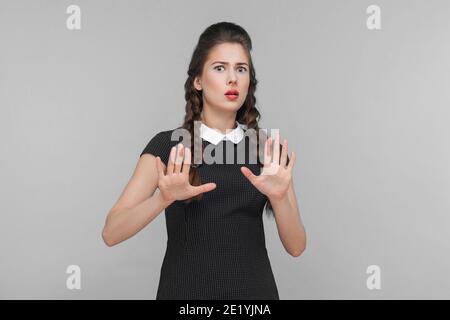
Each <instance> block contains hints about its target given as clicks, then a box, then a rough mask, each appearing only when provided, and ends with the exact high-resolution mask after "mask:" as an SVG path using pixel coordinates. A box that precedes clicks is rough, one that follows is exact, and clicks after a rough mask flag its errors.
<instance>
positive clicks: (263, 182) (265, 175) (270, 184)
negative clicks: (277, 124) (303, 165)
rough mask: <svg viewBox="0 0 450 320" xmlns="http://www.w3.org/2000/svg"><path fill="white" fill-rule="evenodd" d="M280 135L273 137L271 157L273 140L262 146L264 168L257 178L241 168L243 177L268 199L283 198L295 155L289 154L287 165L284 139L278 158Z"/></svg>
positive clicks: (285, 141)
mask: <svg viewBox="0 0 450 320" xmlns="http://www.w3.org/2000/svg"><path fill="white" fill-rule="evenodd" d="M279 141H280V135H279V133H277V135H276V136H275V146H274V148H273V149H274V150H273V156H272V152H271V150H272V144H273V139H272V138H269V139H267V140H266V143H265V144H264V162H263V163H264V167H263V169H262V172H261V174H260V175H259V176H256V175H254V174H253V172H252V171H251V170H250V169H249V168H247V167H241V171H242V173H243V174H244V176H245V177H246V178H247V179H248V180H249V181H250V182H251V183H252V184H253V185H254V186H255V187H256V188H257V189H258V190H259V191H260V192H261V193H263V194H265V195H266V196H267V197H268V198H269V200H270V199H281V198H283V197H284V196H285V195H286V193H287V190H288V188H289V184H290V183H291V179H292V169H293V167H294V162H295V153H294V152H292V153H291V158H290V159H289V164H287V165H286V163H287V153H288V142H287V140H286V139H284V141H283V144H282V151H281V158H280V142H279Z"/></svg>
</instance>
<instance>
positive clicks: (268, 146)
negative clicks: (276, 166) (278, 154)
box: [264, 138, 272, 167]
mask: <svg viewBox="0 0 450 320" xmlns="http://www.w3.org/2000/svg"><path fill="white" fill-rule="evenodd" d="M271 141H272V138H269V139H267V140H266V143H265V145H264V166H265V167H266V166H268V165H269V164H270V162H271V161H272V152H271V151H272V148H271V147H272V142H271Z"/></svg>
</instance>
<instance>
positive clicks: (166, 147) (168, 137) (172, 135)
mask: <svg viewBox="0 0 450 320" xmlns="http://www.w3.org/2000/svg"><path fill="white" fill-rule="evenodd" d="M178 129H181V127H177V128H174V129H169V130H162V131H159V132H157V133H156V134H154V135H153V136H152V137H151V138H150V141H148V143H147V144H146V146H145V147H144V149H143V150H142V152H141V154H140V156H142V155H143V154H145V153H149V154H153V155H155V156H159V157H161V159H162V160H163V161H164V162H167V159H168V156H169V153H170V149H171V148H172V147H173V146H175V145H177V143H179V142H181V141H182V138H181V136H182V135H179V134H177V132H178ZM178 136H180V137H178Z"/></svg>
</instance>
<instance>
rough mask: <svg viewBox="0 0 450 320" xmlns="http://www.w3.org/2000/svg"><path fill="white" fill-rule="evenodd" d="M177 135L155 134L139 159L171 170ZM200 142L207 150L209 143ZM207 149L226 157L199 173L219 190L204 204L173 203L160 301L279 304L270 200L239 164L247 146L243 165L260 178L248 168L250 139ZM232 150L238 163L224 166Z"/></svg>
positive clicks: (253, 167)
mask: <svg viewBox="0 0 450 320" xmlns="http://www.w3.org/2000/svg"><path fill="white" fill-rule="evenodd" d="M173 131H174V130H168V131H161V132H159V133H158V134H156V135H155V136H154V137H153V138H152V139H151V140H150V142H149V143H148V144H147V146H146V147H145V148H144V150H143V151H142V153H141V155H142V154H144V153H150V154H153V155H155V156H159V157H160V158H161V160H162V161H163V162H164V163H165V164H166V166H167V163H168V159H169V153H170V149H171V147H172V146H175V145H176V144H177V143H178V142H181V138H180V139H178V141H172V139H171V134H172V132H173ZM201 141H202V145H203V148H206V147H207V146H208V145H210V142H208V141H206V140H203V139H202V140H201ZM184 143H185V142H184ZM185 145H187V144H185ZM209 148H210V150H211V149H213V151H212V152H211V155H213V156H214V155H216V156H223V158H222V161H223V163H212V164H207V163H205V162H203V163H202V164H201V165H200V166H199V167H198V170H199V174H200V177H201V180H202V183H207V182H214V183H215V184H216V188H215V189H214V190H212V191H209V192H205V193H203V198H202V199H201V200H200V201H197V200H194V201H192V202H190V203H189V204H186V203H185V201H184V200H183V201H175V202H173V203H172V204H171V205H170V206H169V207H167V208H166V209H165V218H166V227H167V235H168V237H167V249H166V253H165V256H164V260H163V263H162V267H161V273H160V281H159V286H158V291H157V295H156V299H157V300H160V299H165V300H168V299H180V300H185V299H194V300H203V299H214V300H216V299H224V300H228V299H236V300H244V299H267V300H278V299H279V296H278V290H277V286H276V283H275V279H274V275H273V273H272V268H271V265H270V261H269V257H268V254H267V249H266V246H265V235H264V226H263V219H262V218H263V217H262V214H263V211H264V206H265V204H266V202H267V197H266V196H265V195H264V194H262V193H261V192H259V190H258V189H256V188H255V187H254V186H253V185H252V184H251V183H250V181H248V180H247V178H246V177H245V176H244V175H243V174H242V172H241V171H240V167H241V166H243V165H244V164H243V163H242V162H241V163H237V159H238V157H237V153H238V148H241V149H240V150H242V148H244V149H245V163H246V164H245V166H247V167H248V168H249V169H250V170H251V171H252V172H253V173H254V174H256V175H259V174H260V167H259V166H258V164H256V163H254V162H255V161H253V163H251V164H249V159H250V158H249V139H248V137H244V139H242V140H241V141H240V142H239V143H238V144H234V143H233V142H232V141H229V140H222V141H221V142H220V143H219V144H218V145H217V146H214V145H211V146H210V147H209ZM233 148H234V162H233V164H231V163H226V160H227V156H226V154H227V153H228V154H229V156H228V157H230V155H231V156H232V155H233V153H231V154H230V151H231V149H233ZM203 150H205V149H203ZM191 151H192V152H194V150H191ZM217 162H220V161H217ZM228 162H230V161H228Z"/></svg>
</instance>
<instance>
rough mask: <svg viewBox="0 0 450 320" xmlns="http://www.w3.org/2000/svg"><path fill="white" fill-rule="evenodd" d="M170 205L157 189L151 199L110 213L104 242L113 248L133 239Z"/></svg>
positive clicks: (104, 231)
mask: <svg viewBox="0 0 450 320" xmlns="http://www.w3.org/2000/svg"><path fill="white" fill-rule="evenodd" d="M169 205H170V203H168V202H166V201H164V200H163V199H162V197H161V194H160V193H159V190H158V189H157V190H156V192H155V193H154V194H153V195H152V196H151V197H149V198H147V199H146V200H144V201H142V202H141V203H140V204H138V205H136V206H134V207H132V208H124V209H121V210H117V211H112V212H110V213H109V214H108V216H107V218H106V223H105V227H104V228H103V232H102V237H103V240H104V241H105V243H106V245H108V246H109V247H111V246H113V245H116V244H118V243H120V242H122V241H124V240H126V239H128V238H130V237H132V236H133V235H135V234H136V233H138V232H139V231H140V230H141V229H142V228H144V227H145V226H146V225H147V224H149V223H150V222H151V221H152V220H153V219H155V218H156V217H157V216H158V215H159V214H160V213H161V212H162V211H163V210H164V209H165V208H167V207H168V206H169Z"/></svg>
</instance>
